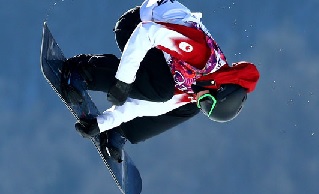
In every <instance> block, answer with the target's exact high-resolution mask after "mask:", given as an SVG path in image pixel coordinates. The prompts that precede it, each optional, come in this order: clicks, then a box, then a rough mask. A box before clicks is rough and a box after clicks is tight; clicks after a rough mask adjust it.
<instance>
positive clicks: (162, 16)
mask: <svg viewBox="0 0 319 194" xmlns="http://www.w3.org/2000/svg"><path fill="white" fill-rule="evenodd" d="M140 17H141V20H142V23H141V24H139V25H138V27H137V28H136V29H135V31H134V32H133V34H132V35H131V37H130V39H129V40H128V42H127V44H126V46H125V48H124V51H123V53H122V57H121V62H120V64H119V68H118V71H117V73H116V78H117V79H118V80H121V81H123V82H126V83H129V84H130V83H133V82H134V80H135V76H136V72H137V70H138V69H139V66H140V62H141V61H142V60H143V58H144V57H145V55H146V53H147V52H148V50H150V49H151V48H153V47H156V46H159V45H160V46H164V47H166V48H172V49H173V50H174V46H173V45H172V41H171V39H170V37H174V38H176V37H177V38H183V35H181V34H179V33H177V32H175V31H173V30H169V29H167V28H164V27H163V26H162V25H159V24H157V23H155V22H167V23H173V24H180V25H186V26H187V25H188V23H187V22H188V21H192V22H196V23H199V24H200V25H202V24H201V22H200V17H201V15H200V14H198V13H197V14H192V13H191V12H190V10H189V9H188V8H186V7H185V6H184V5H182V4H181V3H179V2H178V1H170V0H163V1H162V4H160V5H158V1H156V0H146V1H144V2H143V4H142V5H141V8H140ZM164 54H165V53H164ZM165 56H166V58H167V59H168V58H169V56H168V55H167V54H166V55H165ZM192 101H193V99H191V98H189V97H188V94H176V95H174V96H173V98H172V99H170V100H168V101H166V102H149V101H145V100H137V99H132V98H128V99H127V101H126V102H125V103H124V104H123V105H122V106H113V107H112V108H111V109H108V110H106V111H104V112H103V114H102V115H100V116H98V117H97V121H98V125H99V128H100V131H101V132H103V131H106V130H109V129H112V128H114V127H116V126H119V125H121V123H124V122H128V121H130V120H132V119H134V118H136V117H143V116H158V115H162V114H165V113H167V112H169V111H171V110H174V109H176V108H178V107H180V106H183V105H185V104H187V103H190V102H192Z"/></svg>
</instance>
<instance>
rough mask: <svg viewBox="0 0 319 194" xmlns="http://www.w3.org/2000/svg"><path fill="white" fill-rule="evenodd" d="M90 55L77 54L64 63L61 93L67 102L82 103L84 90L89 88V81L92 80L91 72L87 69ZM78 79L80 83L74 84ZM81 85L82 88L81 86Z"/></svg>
mask: <svg viewBox="0 0 319 194" xmlns="http://www.w3.org/2000/svg"><path fill="white" fill-rule="evenodd" d="M89 58H90V55H77V56H75V57H72V58H70V59H68V60H66V61H65V62H64V63H63V67H62V71H61V85H60V86H61V91H62V92H61V93H62V95H63V97H64V98H65V99H67V102H68V103H69V102H73V103H74V102H78V103H82V93H81V91H80V90H81V89H82V90H86V89H87V85H88V84H87V82H88V81H92V77H91V74H90V73H89V72H88V71H87V70H86V68H87V66H88V65H87V64H88V60H89ZM75 80H78V82H77V83H80V84H78V85H74V84H73V83H74V82H75ZM79 87H80V88H79Z"/></svg>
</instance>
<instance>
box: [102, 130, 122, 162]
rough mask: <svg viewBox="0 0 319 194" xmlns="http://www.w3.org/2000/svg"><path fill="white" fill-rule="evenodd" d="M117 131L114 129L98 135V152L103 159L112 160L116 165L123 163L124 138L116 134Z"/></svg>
mask: <svg viewBox="0 0 319 194" xmlns="http://www.w3.org/2000/svg"><path fill="white" fill-rule="evenodd" d="M117 129H118V128H114V129H111V130H109V131H105V132H102V133H100V150H101V152H102V154H103V156H104V157H107V158H113V159H114V160H116V161H117V162H118V163H121V162H122V161H123V158H122V150H123V146H124V144H125V142H126V138H125V137H123V136H122V135H121V134H120V133H119V132H117V131H116V130H117Z"/></svg>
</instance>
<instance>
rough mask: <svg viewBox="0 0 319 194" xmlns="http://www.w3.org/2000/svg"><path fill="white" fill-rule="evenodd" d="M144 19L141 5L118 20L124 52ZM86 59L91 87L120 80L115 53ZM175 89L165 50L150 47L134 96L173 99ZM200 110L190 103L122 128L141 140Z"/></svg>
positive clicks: (128, 135)
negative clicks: (141, 19) (116, 77)
mask: <svg viewBox="0 0 319 194" xmlns="http://www.w3.org/2000/svg"><path fill="white" fill-rule="evenodd" d="M140 22H141V21H140V16H139V7H135V8H133V9H131V10H129V11H127V12H126V13H125V14H123V15H122V16H121V17H120V19H119V21H118V22H117V23H116V26H115V29H114V32H115V37H116V41H117V44H118V47H119V49H120V50H121V51H123V49H124V46H125V44H126V42H127V40H128V39H129V37H130V35H131V33H132V32H133V30H134V29H135V27H136V26H137V25H138V24H139V23H140ZM83 60H86V63H87V64H88V65H87V71H88V72H89V73H90V74H91V77H92V80H91V81H90V82H89V85H88V87H89V88H88V89H89V90H94V91H102V92H108V90H109V89H110V87H111V86H113V84H114V83H115V81H116V79H115V73H116V71H117V67H118V64H119V59H118V58H117V57H116V56H114V55H112V54H105V55H87V57H86V59H85V58H83ZM174 90H175V82H174V80H173V77H172V74H171V72H170V69H169V67H168V65H167V63H166V61H165V59H164V56H163V53H162V51H160V50H158V49H156V48H153V49H151V50H149V51H148V53H147V54H146V56H145V58H144V59H143V61H142V62H141V64H140V68H139V70H138V71H137V75H136V80H135V81H134V83H133V88H132V91H131V93H130V97H132V98H136V99H142V100H148V101H155V102H165V101H167V100H169V99H171V98H172V96H173V95H174ZM198 112H199V110H198V108H197V107H196V105H195V104H194V103H190V104H187V105H184V106H182V107H180V108H177V109H175V110H172V111H170V112H168V113H166V114H164V115H160V116H156V117H151V116H147V117H139V118H135V119H133V120H131V121H129V122H126V123H122V124H121V129H122V131H123V133H124V135H125V136H126V138H127V139H128V140H129V141H130V142H131V143H138V142H140V141H144V140H146V139H148V138H151V137H153V136H155V135H158V134H160V133H162V132H164V131H166V130H168V129H171V128H172V127H175V126H177V125H179V124H180V123H182V122H184V121H186V120H188V119H190V118H191V117H193V116H195V115H196V114H197V113H198Z"/></svg>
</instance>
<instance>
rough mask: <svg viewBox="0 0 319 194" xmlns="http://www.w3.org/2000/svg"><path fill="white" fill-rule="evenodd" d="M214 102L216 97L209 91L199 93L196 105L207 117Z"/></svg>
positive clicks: (211, 110)
mask: <svg viewBox="0 0 319 194" xmlns="http://www.w3.org/2000/svg"><path fill="white" fill-rule="evenodd" d="M216 104H217V100H216V98H215V97H214V96H213V95H211V94H209V93H207V94H204V95H201V96H200V97H199V99H198V100H197V107H198V108H200V109H201V110H202V111H203V112H204V113H205V114H206V115H207V116H208V117H210V115H211V114H212V112H213V110H214V108H215V106H216Z"/></svg>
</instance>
